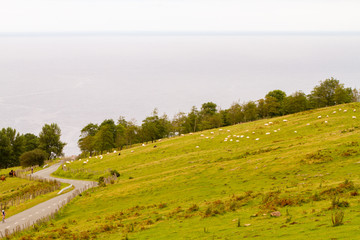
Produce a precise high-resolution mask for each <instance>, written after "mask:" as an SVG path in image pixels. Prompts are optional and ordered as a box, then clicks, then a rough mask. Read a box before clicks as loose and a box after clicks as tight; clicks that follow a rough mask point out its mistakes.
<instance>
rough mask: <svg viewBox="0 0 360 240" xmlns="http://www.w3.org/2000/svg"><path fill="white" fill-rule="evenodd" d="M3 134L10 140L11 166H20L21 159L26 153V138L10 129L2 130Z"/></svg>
mask: <svg viewBox="0 0 360 240" xmlns="http://www.w3.org/2000/svg"><path fill="white" fill-rule="evenodd" d="M2 132H3V134H5V135H6V136H7V137H8V139H9V140H10V146H11V154H10V156H9V162H10V166H19V165H20V162H19V157H20V155H21V154H22V153H23V152H24V136H23V135H20V134H19V133H17V132H16V130H15V129H12V128H10V127H8V128H6V129H5V128H3V129H2Z"/></svg>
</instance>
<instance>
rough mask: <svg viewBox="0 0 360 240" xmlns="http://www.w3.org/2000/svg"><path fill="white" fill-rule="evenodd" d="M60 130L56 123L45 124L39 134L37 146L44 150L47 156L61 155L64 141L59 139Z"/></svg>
mask: <svg viewBox="0 0 360 240" xmlns="http://www.w3.org/2000/svg"><path fill="white" fill-rule="evenodd" d="M60 137H61V130H60V128H59V126H58V125H57V124H56V123H52V124H50V125H49V124H45V125H44V126H43V128H42V130H41V132H40V136H39V143H40V144H39V148H40V149H42V150H44V151H45V152H46V153H47V154H48V157H49V158H56V157H60V156H62V155H63V149H64V147H65V145H66V143H63V142H61V141H60Z"/></svg>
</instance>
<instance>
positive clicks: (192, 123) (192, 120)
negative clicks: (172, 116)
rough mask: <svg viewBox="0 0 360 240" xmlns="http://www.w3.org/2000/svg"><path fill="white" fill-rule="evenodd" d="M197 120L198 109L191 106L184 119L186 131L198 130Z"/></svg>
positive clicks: (198, 118) (198, 117)
mask: <svg viewBox="0 0 360 240" xmlns="http://www.w3.org/2000/svg"><path fill="white" fill-rule="evenodd" d="M199 120H200V116H199V111H198V110H197V108H196V107H195V106H193V107H192V108H191V112H190V113H189V114H188V115H187V118H186V121H185V129H186V133H189V132H196V131H199Z"/></svg>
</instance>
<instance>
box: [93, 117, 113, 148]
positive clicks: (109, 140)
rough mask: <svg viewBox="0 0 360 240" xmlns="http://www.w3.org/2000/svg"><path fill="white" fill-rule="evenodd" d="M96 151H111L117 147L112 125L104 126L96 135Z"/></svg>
mask: <svg viewBox="0 0 360 240" xmlns="http://www.w3.org/2000/svg"><path fill="white" fill-rule="evenodd" d="M94 144H95V145H94V146H95V149H96V150H97V151H99V152H103V151H110V150H111V149H113V148H114V147H115V143H114V130H113V129H112V126H111V124H103V125H102V126H100V129H99V131H98V132H97V133H96V135H95V143H94Z"/></svg>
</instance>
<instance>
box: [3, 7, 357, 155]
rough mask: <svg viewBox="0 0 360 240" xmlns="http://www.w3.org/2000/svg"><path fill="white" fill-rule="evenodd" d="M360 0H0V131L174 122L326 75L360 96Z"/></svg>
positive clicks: (72, 134)
mask: <svg viewBox="0 0 360 240" xmlns="http://www.w3.org/2000/svg"><path fill="white" fill-rule="evenodd" d="M358 9H360V2H359V1H352V0H345V1H344V0H343V1H335V0H326V1H325V0H324V1H323V0H318V1H310V0H302V1H285V0H284V1H282V0H273V1H263V0H252V1H241V0H238V1H233V0H226V1H224V0H222V1H219V0H207V1H202V0H192V1H188V0H181V1H180V0H179V1H178V0H166V1H165V0H157V1H155V0H131V1H130V0H129V1H127V0H119V1H115V0H114V1H109V0H101V1H98V0H44V1H43V0H32V1H26V0H11V1H10V0H9V1H6V0H0V89H1V91H0V128H3V127H12V128H15V129H17V130H18V131H19V132H20V133H27V132H30V133H34V134H36V135H38V134H39V132H40V131H41V128H42V126H43V125H44V124H46V123H53V122H55V123H58V125H59V126H60V128H61V130H62V140H63V141H64V142H66V143H67V146H66V147H65V149H64V151H65V153H66V155H71V154H79V153H80V150H79V149H78V147H77V140H78V138H79V135H80V130H81V129H82V128H83V127H84V126H85V125H86V124H88V123H90V122H93V123H101V122H102V121H103V120H104V119H109V118H111V119H114V120H115V121H116V120H117V119H118V118H119V116H124V117H125V118H126V119H127V120H131V119H134V120H136V121H137V124H139V125H140V124H141V121H142V120H143V119H144V118H145V117H146V116H149V115H150V114H151V112H152V111H153V109H154V108H158V110H159V113H160V114H163V113H166V114H167V115H168V116H169V117H170V118H172V117H173V116H174V115H175V114H176V113H178V112H179V111H183V112H189V111H190V109H191V107H192V106H194V105H195V106H197V107H198V108H199V107H200V106H201V104H202V103H204V102H208V101H212V102H215V103H216V104H217V105H218V106H219V107H220V108H223V109H224V108H228V107H230V105H231V104H232V103H233V102H236V101H237V102H240V103H243V102H246V101H250V100H257V99H260V98H262V97H264V95H265V94H266V93H267V92H269V91H271V90H274V89H281V90H283V91H285V92H286V93H287V94H291V93H293V92H295V91H298V90H302V91H303V92H305V93H310V91H311V90H312V88H313V87H314V86H315V85H317V84H318V83H319V81H321V80H325V79H326V78H330V77H334V78H337V79H339V80H340V82H342V83H344V84H345V86H346V87H352V88H360V86H359V85H360V84H359V83H360V81H359V79H360V68H359V65H358V63H359V62H360V24H359V23H360V15H358V13H357V10H358Z"/></svg>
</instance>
